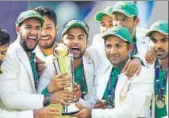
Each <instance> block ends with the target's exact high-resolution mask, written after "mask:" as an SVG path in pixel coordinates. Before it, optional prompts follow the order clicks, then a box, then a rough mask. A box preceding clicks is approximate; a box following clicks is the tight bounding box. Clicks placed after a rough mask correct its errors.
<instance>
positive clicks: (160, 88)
mask: <svg viewBox="0 0 169 118" xmlns="http://www.w3.org/2000/svg"><path fill="white" fill-rule="evenodd" d="M167 73H168V69H167V70H166V72H165V76H164V79H163V83H162V85H161V84H160V64H159V62H158V60H156V61H155V86H156V87H157V90H158V97H157V99H158V100H162V97H163V94H164V88H165V87H166V82H167Z"/></svg>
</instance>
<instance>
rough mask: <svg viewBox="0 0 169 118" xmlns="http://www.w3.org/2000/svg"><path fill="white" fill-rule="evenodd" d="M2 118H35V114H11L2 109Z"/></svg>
mask: <svg viewBox="0 0 169 118" xmlns="http://www.w3.org/2000/svg"><path fill="white" fill-rule="evenodd" d="M0 118H34V114H33V112H32V111H31V110H27V111H18V112H16V111H15V112H14V111H13V112H9V111H5V110H2V109H0Z"/></svg>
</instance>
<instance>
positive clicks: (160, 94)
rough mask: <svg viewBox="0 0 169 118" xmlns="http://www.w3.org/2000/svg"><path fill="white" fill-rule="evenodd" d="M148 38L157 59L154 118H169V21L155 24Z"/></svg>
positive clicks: (155, 66)
mask: <svg viewBox="0 0 169 118" xmlns="http://www.w3.org/2000/svg"><path fill="white" fill-rule="evenodd" d="M147 36H148V37H150V46H151V50H152V52H153V54H154V56H155V58H156V61H155V64H154V70H155V71H154V96H153V102H152V106H153V107H152V111H153V112H152V118H168V21H164V20H159V21H157V22H155V23H153V24H152V26H151V28H150V31H149V32H148V33H147Z"/></svg>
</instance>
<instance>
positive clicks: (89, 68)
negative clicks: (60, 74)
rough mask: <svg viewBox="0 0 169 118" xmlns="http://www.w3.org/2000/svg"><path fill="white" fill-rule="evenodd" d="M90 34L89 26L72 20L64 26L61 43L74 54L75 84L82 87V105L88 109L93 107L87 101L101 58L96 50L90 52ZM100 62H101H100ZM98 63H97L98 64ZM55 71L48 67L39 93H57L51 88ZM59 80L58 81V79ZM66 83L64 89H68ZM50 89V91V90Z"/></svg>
mask: <svg viewBox="0 0 169 118" xmlns="http://www.w3.org/2000/svg"><path fill="white" fill-rule="evenodd" d="M88 33H89V28H88V26H87V24H86V23H85V22H83V21H80V20H71V21H69V22H67V23H66V24H65V25H64V28H63V30H62V35H61V36H62V39H61V42H62V43H64V44H65V45H67V46H68V48H69V50H70V53H72V54H73V58H74V60H73V65H74V78H75V80H74V81H75V82H76V83H77V84H79V85H80V89H81V92H82V96H81V99H80V103H81V104H83V105H84V106H86V107H91V106H90V105H91V104H89V103H88V102H87V101H86V100H87V99H88V97H89V95H91V94H92V88H93V84H94V77H95V72H96V69H97V67H96V65H98V64H96V62H97V61H93V60H97V59H98V58H99V56H98V54H97V53H96V51H95V50H88V49H87V44H88ZM94 62H95V63H94ZM98 62H99V61H98ZM98 62H97V63H98ZM54 71H55V69H54V66H53V64H52V65H48V66H47V69H46V70H45V71H44V74H42V76H41V79H40V83H39V92H41V91H42V90H43V91H44V88H46V87H47V92H49V93H48V94H51V93H53V92H55V91H56V90H57V89H56V84H54V85H55V86H53V87H51V86H50V85H52V84H51V83H53V81H52V80H53V73H54ZM56 80H57V79H56ZM66 83H67V82H66V81H65V82H64V83H63V85H62V87H66V86H65V84H66ZM49 88H50V89H49ZM45 91H46V90H45Z"/></svg>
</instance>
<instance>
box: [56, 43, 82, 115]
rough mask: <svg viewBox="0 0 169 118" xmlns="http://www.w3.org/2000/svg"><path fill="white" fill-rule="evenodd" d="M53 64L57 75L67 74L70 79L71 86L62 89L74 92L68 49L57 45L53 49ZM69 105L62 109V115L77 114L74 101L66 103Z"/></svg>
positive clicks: (70, 58)
mask: <svg viewBox="0 0 169 118" xmlns="http://www.w3.org/2000/svg"><path fill="white" fill-rule="evenodd" d="M54 56H55V58H54V59H53V64H54V67H55V70H56V72H57V73H58V74H61V73H68V75H69V76H70V77H71V79H72V81H71V85H70V86H69V87H66V88H64V89H66V90H68V91H70V92H74V66H73V54H70V52H69V49H68V47H67V46H66V45H64V44H63V43H59V44H58V45H57V47H56V48H55V49H54ZM68 103H69V105H68V106H65V105H63V107H62V115H71V114H74V113H77V112H78V111H79V109H78V108H77V107H76V105H75V104H76V102H75V101H68Z"/></svg>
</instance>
